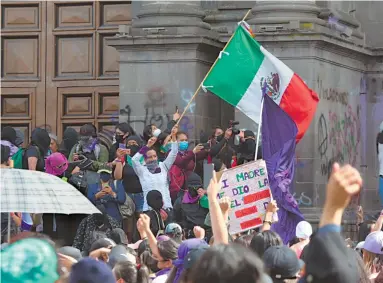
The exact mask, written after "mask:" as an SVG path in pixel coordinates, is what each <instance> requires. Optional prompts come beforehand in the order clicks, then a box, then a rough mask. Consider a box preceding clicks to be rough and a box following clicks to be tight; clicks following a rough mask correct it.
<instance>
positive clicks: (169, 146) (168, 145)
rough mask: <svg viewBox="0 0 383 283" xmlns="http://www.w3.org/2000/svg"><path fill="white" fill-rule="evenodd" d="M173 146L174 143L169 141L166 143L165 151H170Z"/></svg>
mask: <svg viewBox="0 0 383 283" xmlns="http://www.w3.org/2000/svg"><path fill="white" fill-rule="evenodd" d="M171 147H172V145H171V144H170V143H168V144H167V145H165V151H166V152H169V151H170V149H171Z"/></svg>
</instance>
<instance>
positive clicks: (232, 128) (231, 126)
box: [229, 120, 241, 136]
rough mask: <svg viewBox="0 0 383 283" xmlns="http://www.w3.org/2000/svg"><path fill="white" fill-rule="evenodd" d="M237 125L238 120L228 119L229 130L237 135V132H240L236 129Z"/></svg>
mask: <svg viewBox="0 0 383 283" xmlns="http://www.w3.org/2000/svg"><path fill="white" fill-rule="evenodd" d="M237 125H239V122H238V121H233V120H230V121H229V128H231V130H232V131H233V135H235V136H236V135H239V133H240V132H241V131H240V130H239V129H237V128H236V127H235V126H237Z"/></svg>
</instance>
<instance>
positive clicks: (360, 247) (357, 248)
mask: <svg viewBox="0 0 383 283" xmlns="http://www.w3.org/2000/svg"><path fill="white" fill-rule="evenodd" d="M363 245H364V241H361V242H359V243H358V244H357V245H356V247H355V249H356V250H360V249H363Z"/></svg>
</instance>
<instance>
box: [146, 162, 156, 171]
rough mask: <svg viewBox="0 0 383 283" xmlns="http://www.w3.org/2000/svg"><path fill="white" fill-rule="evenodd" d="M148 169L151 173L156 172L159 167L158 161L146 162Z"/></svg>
mask: <svg viewBox="0 0 383 283" xmlns="http://www.w3.org/2000/svg"><path fill="white" fill-rule="evenodd" d="M146 167H147V168H148V170H149V171H150V172H154V171H155V170H156V169H157V167H158V162H157V160H152V161H149V162H146Z"/></svg>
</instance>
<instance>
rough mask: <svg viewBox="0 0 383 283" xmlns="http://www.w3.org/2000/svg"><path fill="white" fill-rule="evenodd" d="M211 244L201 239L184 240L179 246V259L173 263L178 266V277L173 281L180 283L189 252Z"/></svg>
mask: <svg viewBox="0 0 383 283" xmlns="http://www.w3.org/2000/svg"><path fill="white" fill-rule="evenodd" d="M208 246H209V245H208V244H207V243H206V242H205V241H204V240H201V239H197V238H194V239H189V240H186V241H183V242H182V244H181V245H180V247H179V248H178V259H177V260H175V261H174V262H173V265H174V266H175V267H176V268H177V273H176V277H175V278H174V281H173V283H178V282H179V280H180V277H181V274H182V272H183V271H184V259H185V258H186V256H187V255H188V253H189V252H190V251H191V250H193V249H197V248H199V247H208Z"/></svg>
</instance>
